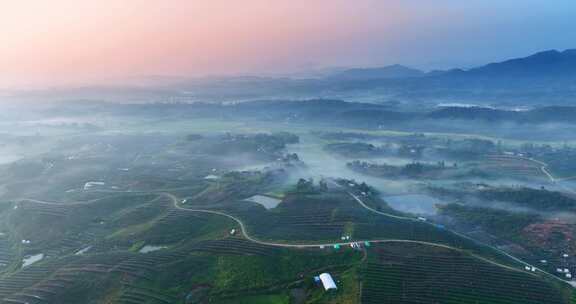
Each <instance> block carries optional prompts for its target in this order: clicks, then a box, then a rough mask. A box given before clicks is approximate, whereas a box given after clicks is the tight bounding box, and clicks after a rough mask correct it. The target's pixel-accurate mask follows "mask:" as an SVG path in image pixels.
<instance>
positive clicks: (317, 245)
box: [161, 192, 564, 282]
mask: <svg viewBox="0 0 576 304" xmlns="http://www.w3.org/2000/svg"><path fill="white" fill-rule="evenodd" d="M348 194H350V195H351V196H352V197H353V198H354V199H355V200H356V201H357V202H359V203H360V204H361V205H362V206H363V207H364V208H366V209H368V210H371V211H373V212H376V213H378V214H382V215H385V216H392V217H395V218H399V219H410V220H414V219H412V218H404V217H399V216H394V215H390V214H386V213H381V212H379V211H377V210H374V209H372V208H370V207H368V206H367V205H366V204H364V202H362V200H360V199H359V198H358V197H357V196H355V195H354V194H352V193H350V192H348ZM161 195H164V196H167V197H169V198H170V199H171V200H172V201H173V205H174V207H175V208H176V209H178V210H181V211H186V212H197V213H206V214H214V215H220V216H223V217H227V218H229V219H231V220H233V221H234V222H236V223H237V224H238V226H240V230H241V232H242V235H243V236H244V237H245V238H246V239H247V240H249V241H251V242H254V243H256V244H260V245H265V246H274V247H281V248H299V249H305V248H320V247H322V246H323V247H331V246H334V245H340V246H346V245H350V244H353V243H364V242H370V243H410V244H421V245H427V246H434V247H440V248H445V249H449V250H455V251H459V252H464V251H463V250H462V249H460V248H456V247H452V246H449V245H445V244H439V243H432V242H425V241H416V240H405V239H376V240H354V241H348V242H346V241H344V242H332V243H305V244H295V243H277V242H270V241H262V240H259V239H257V238H254V237H253V236H251V235H250V234H249V233H248V230H247V229H246V226H245V224H244V223H243V222H242V220H240V219H239V218H237V217H235V216H233V215H230V214H227V213H224V212H221V211H215V210H206V209H190V208H185V207H182V206H181V205H180V204H179V203H178V202H179V201H180V199H178V197H176V196H175V195H173V194H171V193H166V192H164V193H161ZM466 254H469V255H471V256H473V257H475V258H477V259H480V260H482V261H484V262H487V263H490V264H493V265H495V266H499V267H503V268H505V269H508V270H512V271H517V272H522V273H528V274H531V275H534V274H533V273H531V272H526V271H524V270H520V269H518V268H514V267H511V266H508V265H504V264H501V263H498V262H495V261H492V260H490V259H487V258H484V257H482V256H479V255H477V254H474V253H470V252H466ZM512 258H514V257H512ZM514 259H515V260H516V261H519V262H521V263H523V264H525V265H527V266H528V265H529V264H527V263H524V262H522V261H520V260H519V259H516V258H514ZM538 270H539V269H538ZM539 271H541V270H539ZM542 272H543V273H546V274H548V273H547V272H544V271H542ZM561 281H562V282H564V280H561Z"/></svg>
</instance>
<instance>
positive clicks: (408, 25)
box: [0, 0, 576, 88]
mask: <svg viewBox="0 0 576 304" xmlns="http://www.w3.org/2000/svg"><path fill="white" fill-rule="evenodd" d="M0 4H1V5H2V6H1V7H2V10H0V37H1V39H0V88H6V87H18V86H59V85H79V84H100V83H113V82H117V81H122V80H123V79H124V80H125V79H133V78H138V77H143V76H157V75H161V76H191V77H196V76H206V75H233V74H251V75H254V74H270V73H276V74H279V73H295V72H308V71H316V70H321V69H325V68H331V67H371V66H382V65H387V64H396V63H399V64H405V65H409V66H413V67H417V68H422V69H442V68H452V67H464V68H466V67H471V66H474V65H479V64H484V63H488V62H492V61H498V60H503V59H507V58H511V57H518V56H525V55H529V54H531V53H534V52H537V51H540V50H547V49H567V48H576V30H574V29H576V18H575V16H576V1H574V0H554V1H550V0H466V1H462V0H98V1H92V0H18V1H14V0H0Z"/></svg>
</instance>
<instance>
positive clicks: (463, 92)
mask: <svg viewBox="0 0 576 304" xmlns="http://www.w3.org/2000/svg"><path fill="white" fill-rule="evenodd" d="M20 96H23V97H24V98H28V99H40V98H41V99H44V100H46V99H50V98H52V99H54V100H78V99H92V100H109V101H120V102H155V101H159V102H166V101H174V100H175V101H184V102H192V101H200V102H214V101H216V102H219V101H226V102H230V101H233V102H238V101H249V100H257V99H268V100H270V99H315V98H324V99H344V100H349V101H362V102H371V103H386V102H401V103H406V104H428V105H429V104H438V103H451V102H454V103H473V104H484V105H490V104H498V105H536V106H548V105H576V49H571V50H565V51H556V50H549V51H544V52H540V53H536V54H534V55H531V56H528V57H523V58H516V59H511V60H506V61H502V62H496V63H490V64H487V65H484V66H479V67H476V68H471V69H466V70H464V69H452V70H446V71H433V72H424V71H420V70H418V69H414V68H410V67H406V66H402V65H390V66H384V67H375V68H352V69H344V70H342V69H339V70H338V71H333V72H331V73H328V74H327V75H324V76H319V77H315V78H302V77H298V78H291V77H220V78H217V77H212V78H206V79H187V78H170V79H168V80H167V79H162V80H161V81H160V80H158V79H156V80H154V81H150V80H148V82H147V83H146V84H145V85H140V86H121V85H118V86H116V87H84V88H75V89H62V90H54V89H53V90H47V91H34V92H25V93H21V95H20Z"/></svg>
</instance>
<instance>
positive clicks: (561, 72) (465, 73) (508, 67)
mask: <svg viewBox="0 0 576 304" xmlns="http://www.w3.org/2000/svg"><path fill="white" fill-rule="evenodd" d="M439 76H442V77H498V78H502V77H504V78H529V77H530V78H552V77H575V76H576V49H570V50H565V51H563V52H560V51H557V50H549V51H544V52H539V53H536V54H534V55H531V56H528V57H523V58H516V59H511V60H506V61H502V62H497V63H490V64H487V65H484V66H480V67H476V68H472V69H468V70H463V69H453V70H448V71H432V72H429V73H426V72H424V71H421V70H418V69H414V68H410V67H406V66H403V65H399V64H395V65H389V66H385V67H375V68H354V69H348V70H344V71H340V72H338V73H335V74H333V75H329V76H328V77H326V78H327V79H338V80H375V79H398V78H414V77H439Z"/></svg>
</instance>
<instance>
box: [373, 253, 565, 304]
mask: <svg viewBox="0 0 576 304" xmlns="http://www.w3.org/2000/svg"><path fill="white" fill-rule="evenodd" d="M372 255H373V256H371V258H370V260H369V262H368V263H367V265H366V266H365V267H364V269H363V271H362V276H363V279H362V281H363V283H362V303H455V304H456V303H459V304H462V303H474V304H481V303H486V304H494V303H502V304H504V303H528V304H530V303H533V304H537V303H538V304H542V303H547V304H554V303H567V302H568V300H569V298H568V297H569V295H568V296H567V295H565V294H563V293H562V292H560V291H559V290H558V289H557V286H554V285H553V284H554V283H552V282H547V281H543V280H542V279H541V278H539V277H537V276H535V275H533V274H532V273H528V272H521V271H511V270H506V269H503V268H500V267H497V266H494V265H492V264H488V263H485V262H483V261H480V260H478V259H476V258H473V257H471V256H468V255H464V254H462V253H460V252H456V251H450V250H446V249H433V250H431V248H425V246H421V245H414V244H401V243H397V244H387V245H378V246H377V247H375V248H374V252H373V253H372Z"/></svg>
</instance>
